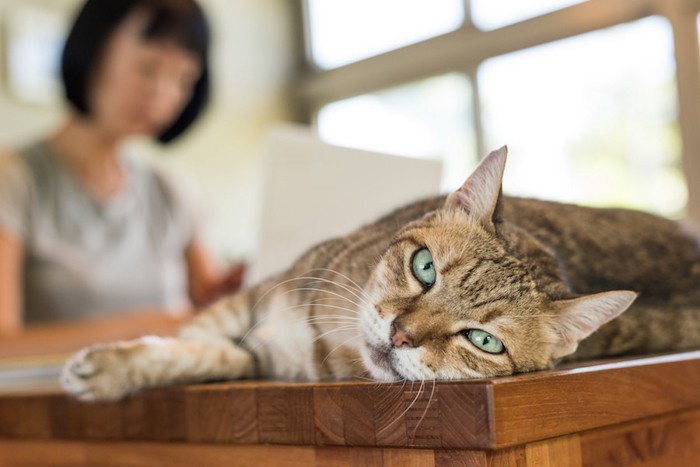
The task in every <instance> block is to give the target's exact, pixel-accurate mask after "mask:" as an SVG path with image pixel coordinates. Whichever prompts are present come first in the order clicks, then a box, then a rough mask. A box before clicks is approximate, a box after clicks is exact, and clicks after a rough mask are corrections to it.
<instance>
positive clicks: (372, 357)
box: [362, 344, 406, 382]
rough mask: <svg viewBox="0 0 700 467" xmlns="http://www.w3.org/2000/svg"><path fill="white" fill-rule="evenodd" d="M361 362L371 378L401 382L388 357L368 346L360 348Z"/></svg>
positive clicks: (401, 377)
mask: <svg viewBox="0 0 700 467" xmlns="http://www.w3.org/2000/svg"><path fill="white" fill-rule="evenodd" d="M362 360H363V362H364V364H365V368H367V370H368V371H369V373H370V375H371V376H372V378H374V379H376V380H378V381H387V382H389V381H402V380H404V379H406V378H404V377H403V376H401V375H400V374H399V373H398V372H397V371H396V370H395V369H394V368H393V367H392V366H391V363H390V362H389V355H388V354H387V353H386V352H382V351H381V350H380V349H378V348H376V347H372V346H370V345H368V344H365V345H364V346H362Z"/></svg>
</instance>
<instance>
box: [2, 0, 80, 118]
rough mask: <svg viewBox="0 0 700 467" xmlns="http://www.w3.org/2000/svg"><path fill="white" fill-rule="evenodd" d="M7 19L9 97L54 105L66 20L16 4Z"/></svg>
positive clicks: (40, 10) (51, 12) (44, 8)
mask: <svg viewBox="0 0 700 467" xmlns="http://www.w3.org/2000/svg"><path fill="white" fill-rule="evenodd" d="M7 16H8V21H7V35H6V39H7V81H8V88H9V90H10V92H11V95H12V96H13V97H15V98H17V99H20V100H22V101H25V102H29V103H32V104H53V103H55V102H57V101H58V98H59V97H60V80H59V65H60V63H59V62H60V57H61V50H62V48H63V43H64V40H65V35H66V29H67V27H66V19H65V18H64V17H63V15H61V14H60V13H59V12H57V11H56V10H53V9H50V8H46V7H40V6H36V5H16V6H14V7H13V8H11V9H10V10H9V11H8V12H7Z"/></svg>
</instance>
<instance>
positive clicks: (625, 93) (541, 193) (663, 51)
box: [478, 18, 687, 215]
mask: <svg viewBox="0 0 700 467" xmlns="http://www.w3.org/2000/svg"><path fill="white" fill-rule="evenodd" d="M674 72H675V64H674V59H673V44H672V34H671V29H670V26H669V24H668V23H667V21H666V20H664V19H661V18H648V19H645V20H642V21H638V22H636V23H632V24H628V25H622V26H617V27H614V28H611V29H608V30H604V31H598V32H595V33H590V34H587V35H584V36H580V37H577V38H574V39H569V40H566V41H561V42H558V43H555V44H550V45H547V46H541V47H538V48H533V49H530V50H527V51H523V52H520V53H517V54H512V55H508V56H503V57H499V58H496V59H492V60H490V61H488V62H485V63H484V64H483V65H482V67H481V69H480V70H479V75H478V76H479V82H480V84H481V86H480V89H481V95H482V105H483V120H484V129H485V133H486V135H485V137H486V141H487V143H488V145H489V146H490V147H492V148H495V147H499V146H500V145H502V144H506V143H507V144H508V146H509V148H510V154H511V157H510V159H509V162H508V164H509V166H508V169H507V170H506V177H505V180H504V190H505V191H506V192H509V193H511V194H515V195H523V196H535V197H541V198H547V199H558V200H562V201H569V202H579V203H585V204H589V205H618V206H627V207H634V208H641V209H646V210H651V211H654V212H657V213H660V214H667V215H679V214H681V213H682V211H683V209H684V207H685V203H686V199H687V192H686V185H685V180H684V177H683V174H682V171H681V167H680V141H679V130H678V128H677V125H676V120H675V119H676V88H675V80H674Z"/></svg>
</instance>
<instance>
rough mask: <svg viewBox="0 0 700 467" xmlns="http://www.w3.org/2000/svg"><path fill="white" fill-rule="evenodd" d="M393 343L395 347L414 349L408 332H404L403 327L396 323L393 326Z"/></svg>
mask: <svg viewBox="0 0 700 467" xmlns="http://www.w3.org/2000/svg"><path fill="white" fill-rule="evenodd" d="M391 342H393V343H394V347H403V346H407V347H414V345H413V339H411V336H409V335H408V334H406V331H404V330H403V329H402V328H401V326H400V325H398V324H396V323H395V322H394V323H392V325H391Z"/></svg>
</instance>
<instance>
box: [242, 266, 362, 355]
mask: <svg viewBox="0 0 700 467" xmlns="http://www.w3.org/2000/svg"><path fill="white" fill-rule="evenodd" d="M322 274H325V275H332V274H334V275H336V276H337V278H338V279H339V280H332V279H329V278H328V277H322ZM331 277H332V276H331ZM340 281H343V282H340ZM290 285H291V286H293V287H291V288H288V289H285V290H283V291H280V288H282V287H284V286H290ZM275 292H277V293H275ZM271 295H272V297H271ZM268 297H271V298H268ZM266 298H268V302H267V304H266V307H267V309H260V307H261V306H262V305H263V304H264V300H265V299H266ZM275 301H278V302H277V303H275ZM363 306H372V304H371V301H370V297H369V295H368V294H367V292H365V291H364V290H363V289H362V287H360V286H359V285H358V284H357V282H355V281H354V280H352V279H351V278H350V277H348V276H346V275H345V274H342V273H340V272H338V271H334V270H332V269H327V268H317V269H312V270H309V271H307V272H305V273H304V274H302V275H300V276H297V277H292V278H289V279H286V280H284V281H281V282H279V283H277V284H275V285H274V286H273V287H270V288H269V289H268V290H266V291H265V293H264V294H263V295H261V296H260V298H258V299H257V301H256V302H255V304H254V305H253V306H252V307H251V314H252V315H253V321H254V323H255V324H254V325H253V326H251V327H250V328H249V329H248V330H247V332H246V333H245V334H244V335H243V336H242V337H241V339H240V342H241V343H245V341H246V340H247V339H248V338H249V337H250V335H251V333H253V332H254V331H256V330H258V329H260V328H261V327H262V326H264V325H265V324H269V323H272V322H273V321H274V320H275V319H280V320H284V321H286V322H287V323H288V324H289V325H292V326H295V325H310V326H311V327H313V328H315V331H316V335H315V337H314V339H313V341H312V342H311V344H314V343H316V342H317V341H318V340H320V339H323V338H325V337H327V336H330V335H332V334H334V333H342V332H352V334H353V335H352V336H351V337H350V338H346V339H345V340H344V341H343V342H341V343H340V344H339V345H336V346H335V347H334V348H333V349H332V350H331V351H330V352H329V353H328V354H327V355H326V357H325V359H324V363H325V362H326V361H327V359H328V358H330V356H331V354H332V353H334V352H336V351H337V350H338V349H340V348H342V347H344V346H345V345H346V344H348V343H350V342H351V341H353V340H355V339H359V338H360V319H359V315H360V312H359V311H358V310H359V309H360V308H361V307H363ZM295 310H299V311H300V313H299V316H297V317H295V316H294V315H293V314H292V315H290V314H289V313H290V312H292V313H293V312H294V311H295ZM304 310H306V313H304ZM319 311H323V312H325V313H324V314H320V313H318V312H319ZM319 326H325V327H326V330H323V331H322V329H320V328H319ZM329 326H330V327H332V328H331V329H329V330H328V329H327V327H329ZM290 332H294V331H293V330H291V329H290ZM260 345H263V343H262V342H260V341H258V342H256V343H255V344H254V346H253V347H251V350H256V349H257V348H258V347H259V346H260Z"/></svg>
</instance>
